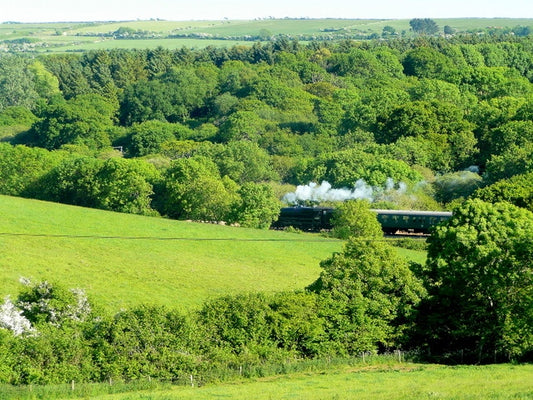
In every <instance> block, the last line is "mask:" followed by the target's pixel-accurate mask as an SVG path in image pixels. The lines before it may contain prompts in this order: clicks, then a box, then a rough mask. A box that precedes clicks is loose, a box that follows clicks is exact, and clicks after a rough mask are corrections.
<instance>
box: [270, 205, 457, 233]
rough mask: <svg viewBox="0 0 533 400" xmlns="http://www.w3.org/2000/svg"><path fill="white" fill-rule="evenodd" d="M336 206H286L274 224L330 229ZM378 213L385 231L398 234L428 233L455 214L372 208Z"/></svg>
mask: <svg viewBox="0 0 533 400" xmlns="http://www.w3.org/2000/svg"><path fill="white" fill-rule="evenodd" d="M334 211H335V209H334V208H329V207H284V208H282V209H281V211H280V215H279V217H278V220H277V221H275V222H274V223H273V224H272V228H274V229H284V228H287V227H289V226H292V227H293V228H297V229H299V230H302V231H310V232H319V231H321V230H329V229H331V228H332V227H333V226H332V223H331V219H332V217H333V213H334ZM372 211H373V212H375V213H376V214H377V218H378V221H379V223H380V224H381V228H382V229H383V232H385V233H387V234H395V233H398V232H406V233H429V231H430V230H431V228H432V227H433V226H435V225H437V224H439V223H441V222H443V221H445V220H447V219H448V218H450V217H451V216H452V213H451V212H446V211H407V210H372Z"/></svg>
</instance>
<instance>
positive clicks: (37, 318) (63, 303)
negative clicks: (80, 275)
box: [16, 281, 91, 326]
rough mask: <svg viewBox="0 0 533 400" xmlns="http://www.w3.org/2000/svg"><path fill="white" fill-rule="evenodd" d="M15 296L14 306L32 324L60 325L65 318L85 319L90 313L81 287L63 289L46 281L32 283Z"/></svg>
mask: <svg viewBox="0 0 533 400" xmlns="http://www.w3.org/2000/svg"><path fill="white" fill-rule="evenodd" d="M25 284H26V286H27V289H26V290H25V291H23V292H21V293H20V294H19V296H18V298H17V301H16V306H17V307H19V308H20V309H21V310H22V312H23V315H24V316H25V317H26V318H27V319H28V320H29V321H31V322H32V323H33V324H38V323H49V324H52V325H55V326H59V325H61V324H62V323H63V322H64V321H66V320H71V321H85V320H86V319H87V317H88V316H89V314H90V313H91V306H90V304H89V300H88V299H87V295H86V294H85V292H84V291H83V290H82V289H69V290H67V289H64V288H62V287H60V286H57V285H52V284H51V283H49V282H48V281H42V282H39V283H36V284H32V283H31V282H29V281H26V282H25Z"/></svg>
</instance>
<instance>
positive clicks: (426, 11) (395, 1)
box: [0, 0, 533, 22]
mask: <svg viewBox="0 0 533 400" xmlns="http://www.w3.org/2000/svg"><path fill="white" fill-rule="evenodd" d="M1 2H2V3H5V4H3V5H2V7H0V22H3V21H17V22H59V21H127V20H136V19H140V20H146V19H151V18H154V19H155V18H159V19H165V20H171V21H185V20H206V19H207V20H222V19H224V18H227V19H255V18H268V17H274V18H285V17H290V18H362V19H367V18H377V19H381V18H384V19H411V18H464V17H473V18H493V17H500V18H533V1H532V0H381V1H380V0H263V1H260V2H257V1H253V0H186V1H185V0H174V1H172V0H1Z"/></svg>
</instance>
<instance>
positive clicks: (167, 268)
mask: <svg viewBox="0 0 533 400" xmlns="http://www.w3.org/2000/svg"><path fill="white" fill-rule="evenodd" d="M340 249H341V243H340V242H339V241H333V240H328V239H325V238H320V237H317V236H316V235H315V236H313V235H307V234H289V233H284V232H274V231H262V230H253V229H245V228H235V227H227V226H218V225H208V224H199V223H192V222H184V221H173V220H168V219H163V218H155V217H142V216H135V215H128V214H119V213H111V212H106V211H100V210H93V209H86V208H81V207H72V206H66V205H60V204H55V203H47V202H40V201H35V200H28V199H20V198H13V197H6V196H0V271H1V272H0V298H3V297H4V296H5V295H7V294H11V295H15V294H16V293H17V292H18V291H19V289H20V288H21V285H20V283H19V279H20V277H27V278H31V279H33V280H36V281H38V280H49V281H52V282H57V283H60V284H62V285H63V286H66V287H80V288H83V289H85V290H86V291H87V293H88V294H89V295H90V296H91V297H92V298H93V299H94V300H95V302H96V303H97V304H98V305H100V306H102V307H104V308H105V309H108V310H118V309H120V308H124V307H129V306H132V305H135V304H139V303H150V304H161V305H167V306H171V307H175V308H178V309H181V310H185V309H189V308H191V307H196V306H198V305H200V304H201V303H202V302H203V301H204V300H205V299H207V298H211V297H216V296H219V295H223V294H228V293H238V292H250V291H266V292H268V291H281V290H293V289H301V288H304V287H305V286H306V285H308V284H309V283H311V282H312V281H313V280H314V279H316V277H317V276H318V274H319V272H320V267H319V262H320V261H321V260H323V259H325V258H327V257H329V256H330V255H331V253H332V252H334V251H338V250H340Z"/></svg>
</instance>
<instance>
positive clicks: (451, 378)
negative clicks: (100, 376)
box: [94, 364, 533, 400]
mask: <svg viewBox="0 0 533 400" xmlns="http://www.w3.org/2000/svg"><path fill="white" fill-rule="evenodd" d="M532 397H533V365H524V366H509V365H491V366H484V367H473V366H471V367H465V366H463V367H445V366H435V365H420V364H405V365H395V366H389V367H386V368H384V367H369V368H361V367H357V368H346V369H344V370H339V371H328V372H327V373H326V372H319V373H300V374H291V375H288V376H277V377H269V378H264V379H260V380H257V381H253V382H249V381H247V382H242V383H233V384H221V385H214V386H206V387H201V388H189V389H184V388H175V389H174V390H168V391H162V392H161V393H157V392H155V393H151V394H148V393H142V392H138V393H136V394H121V395H108V396H101V397H95V398H94V399H98V400H137V399H138V400H141V399H143V400H163V399H165V400H170V399H180V400H182V399H183V400H185V399H220V398H227V399H234V400H247V399H256V400H261V399H265V400H267V399H269V400H270V399H276V400H279V399H306V400H325V399H354V400H356V399H357V400H364V399H368V400H412V399H461V400H486V399H498V400H503V399H514V400H518V399H524V400H525V399H531V398H532Z"/></svg>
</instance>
